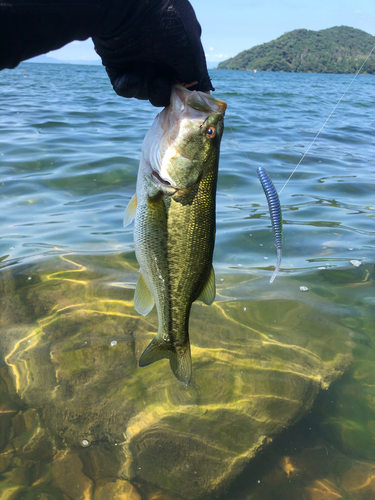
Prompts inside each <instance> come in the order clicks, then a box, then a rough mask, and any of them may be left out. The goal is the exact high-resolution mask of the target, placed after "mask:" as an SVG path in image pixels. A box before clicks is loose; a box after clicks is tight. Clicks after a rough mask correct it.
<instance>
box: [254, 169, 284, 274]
mask: <svg viewBox="0 0 375 500" xmlns="http://www.w3.org/2000/svg"><path fill="white" fill-rule="evenodd" d="M257 174H258V177H259V180H260V183H261V184H262V188H263V189H264V193H265V195H266V198H267V202H268V208H269V211H270V216H271V222H272V229H273V234H274V236H275V245H276V249H277V263H276V267H275V271H274V272H273V275H272V276H271V279H270V283H272V282H273V280H274V279H275V278H276V275H277V273H278V271H279V269H280V264H281V254H282V244H283V220H282V214H281V206H280V200H279V195H278V194H277V191H276V189H275V186H274V185H273V183H272V181H271V179H270V178H269V176H268V174H267V171H266V169H265V168H264V167H258V168H257Z"/></svg>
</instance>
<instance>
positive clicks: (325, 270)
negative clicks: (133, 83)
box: [0, 63, 375, 500]
mask: <svg viewBox="0 0 375 500" xmlns="http://www.w3.org/2000/svg"><path fill="white" fill-rule="evenodd" d="M211 77H212V81H213V84H214V86H215V87H216V92H215V93H214V96H215V97H218V98H220V99H223V100H225V101H226V102H227V103H228V110H227V113H226V129H225V133H224V136H223V140H222V150H221V157H220V167H219V179H218V192H217V233H216V246H215V253H214V268H215V273H216V284H217V299H216V301H215V303H214V305H213V306H211V307H210V308H208V307H206V306H202V305H194V306H193V309H192V313H191V320H190V325H191V341H192V344H193V351H192V355H193V383H192V386H191V387H189V388H188V389H186V388H182V387H180V384H179V383H178V382H177V381H176V380H175V379H174V377H173V376H172V374H171V373H170V370H169V367H168V366H167V364H166V363H157V364H155V365H152V366H150V367H147V368H144V369H140V368H137V366H136V363H137V359H138V358H139V354H140V352H142V349H143V348H144V347H145V346H146V345H147V343H148V341H149V340H150V338H151V337H152V335H153V333H152V332H155V331H156V329H157V326H156V325H157V318H156V313H155V311H154V312H152V313H151V314H150V316H148V317H146V318H140V317H139V315H138V314H137V313H136V312H135V310H134V309H133V303H132V297H133V293H134V287H135V283H136V280H137V272H138V265H137V262H136V259H135V254H134V247H133V234H132V228H127V229H123V227H122V218H123V213H124V210H125V207H126V205H127V203H128V201H129V200H130V198H131V197H132V195H133V194H134V191H135V184H136V176H137V169H138V162H139V158H140V149H141V144H142V141H143V138H144V136H145V134H146V132H147V130H148V129H149V127H150V125H151V123H152V121H153V118H154V116H155V115H156V114H157V112H158V110H157V109H155V108H153V107H152V106H151V105H150V104H149V103H147V102H139V101H136V100H125V99H122V98H120V97H118V96H117V95H116V94H115V93H114V92H113V90H112V88H111V85H110V83H109V81H108V78H107V76H106V74H105V71H104V69H103V68H101V67H95V66H92V67H90V66H73V65H52V64H51V65H50V64H27V63H23V64H21V65H20V66H19V67H18V68H16V69H15V70H12V71H10V70H9V71H8V70H6V71H2V72H1V73H0V204H1V205H0V206H1V211H0V307H1V310H0V324H1V329H2V333H1V334H0V335H1V338H0V498H1V499H7V500H20V499H34V498H42V499H44V500H48V499H73V500H76V499H77V500H78V499H81V498H85V499H89V498H90V499H91V498H92V499H95V500H98V499H99V498H114V499H116V498H127V499H129V500H131V499H142V500H151V499H156V498H160V499H162V498H163V499H171V500H177V499H179V498H198V497H199V494H198V493H197V492H196V491H195V490H194V487H195V486H194V485H196V489H197V491H198V490H199V488H203V490H202V491H203V493H202V495H203V496H202V498H208V495H209V492H210V491H211V490H212V491H213V492H214V493H215V494H217V495H219V497H220V499H222V500H231V499H236V500H250V499H251V500H258V499H259V500H268V499H269V500H274V499H276V498H277V499H284V498H285V499H288V500H294V499H295V500H302V499H306V500H321V499H322V498H324V499H325V500H331V499H332V500H333V499H337V498H345V499H361V500H368V499H370V498H375V362H374V359H375V346H374V337H375V333H374V325H375V323H374V320H375V313H374V308H375V293H374V278H375V267H374V248H375V204H374V200H375V198H374V190H375V143H374V129H375V114H374V106H375V78H374V77H373V76H367V75H366V76H361V75H359V76H358V77H357V78H356V79H355V81H354V82H353V84H352V86H351V87H350V89H349V90H348V92H347V94H346V95H345V96H344V98H343V99H342V101H341V103H340V105H339V106H338V108H337V109H336V111H335V113H334V114H333V115H332V117H331V118H330V120H329V122H328V123H327V124H326V126H325V127H324V129H323V131H322V132H321V134H320V136H319V137H318V139H317V141H316V142H315V144H314V145H313V147H312V148H311V150H310V151H309V152H308V154H307V155H306V157H305V158H304V160H303V162H302V163H301V165H300V166H299V168H298V169H297V171H296V173H295V175H294V176H293V177H292V179H291V180H290V182H289V183H288V184H287V186H286V187H285V188H284V189H283V191H282V193H281V195H280V201H281V204H282V211H283V220H284V241H283V260H282V265H281V270H280V272H279V275H278V276H277V278H276V280H275V282H274V283H273V284H272V285H269V279H270V277H271V275H272V271H273V269H274V265H275V264H276V249H275V246H274V240H273V234H272V231H271V226H270V218H269V212H268V206H267V202H266V199H265V196H264V193H263V190H262V188H261V186H260V184H259V181H258V178H257V175H256V167H257V166H258V165H263V166H264V167H265V168H266V169H267V171H268V173H269V175H270V177H271V178H272V180H273V182H274V184H275V187H276V188H277V190H278V191H280V190H281V188H282V186H283V185H284V183H285V182H286V180H287V179H288V177H289V175H290V174H291V172H292V171H293V169H294V167H295V165H296V164H297V163H298V161H299V160H300V159H301V156H302V155H303V154H304V153H305V151H306V150H307V148H308V147H309V145H310V143H311V141H312V140H313V139H314V137H315V136H316V134H317V132H318V131H319V130H320V129H321V127H322V126H323V124H324V122H325V121H326V119H327V117H328V116H329V114H330V113H331V111H332V110H333V108H334V106H335V105H336V103H337V102H338V100H339V99H340V97H341V96H342V94H343V93H344V91H345V90H346V89H347V87H348V85H349V84H350V82H351V81H352V79H353V75H318V74H286V73H260V72H258V73H257V74H256V75H255V77H253V74H252V73H251V72H235V71H218V70H216V71H215V70H213V71H211ZM301 287H302V288H301ZM277 349H283V353H284V354H285V355H284V354H283V355H282V356H281V355H279V354H277V355H276V358H274V357H273V356H275V350H277ZM271 350H272V353H271ZM255 353H256V355H255ZM230 356H232V357H231V358H230V359H229V357H230ZM303 356H305V357H303ZM250 358H251V360H252V361H251V366H250V364H249V363H248V362H247V360H248V359H250ZM281 359H282V362H281V361H280V360H281ZM159 365H160V366H159ZM246 370H248V371H246ZM260 372H261V375H259V374H260ZM245 373H246V374H247V375H246V377H245V375H244V374H245ZM285 374H288V377H286V375H285ZM296 374H297V378H296V377H295V376H296ZM284 377H285V378H284ZM293 377H294V378H293ZM194 380H195V382H194ZM257 381H258V382H257ZM234 387H235V389H234ZM260 387H262V390H264V394H263V393H262V394H263V396H262V397H263V399H264V398H265V397H266V396H267V398H269V399H272V400H276V399H277V398H281V399H283V402H284V403H285V401H287V400H288V395H290V398H289V399H290V401H293V405H294V406H293V408H292V406H288V407H286V406H285V405H284V406H277V409H274V410H271V409H270V407H269V406H267V407H266V406H262V405H260V406H256V410H250V409H249V408H250V406H251V405H253V402H254V401H255V399H256V397H255V396H254V395H257V397H258V395H259V393H260ZM250 392H251V395H252V396H251V398H252V399H251V402H249V401H250V400H247V399H246V398H247V394H248V393H250ZM245 400H246V405H245V404H244V405H242V402H243V401H245ZM290 401H289V402H290ZM254 405H255V403H254ZM251 407H252V408H253V406H251ZM254 408H255V406H254ZM275 408H276V406H275ZM124 415H126V416H124ZM249 415H251V419H252V422H256V423H254V424H252V423H251V422H250V423H249V420H248V418H250V417H249ZM122 419H123V420H122ZM194 419H196V420H194ZM284 419H285V420H284ZM260 422H261V423H262V425H263V427H262V426H261V424H260ZM270 422H272V425H271V424H270ZM258 425H259V427H256V429H257V430H256V432H255V431H254V429H255V426H258ZM202 429H203V430H202ZM218 429H220V432H219V430H218ZM230 429H237V430H236V431H235V430H233V432H232V433H231V432H230ZM200 432H201V434H200ZM252 432H254V439H252V440H250V438H249V435H250V434H251V433H252ZM171 436H172V437H171ZM197 436H199V439H198V437H197ZM137 439H138V441H137ZM168 440H170V446H169V447H168V446H167V445H166V444H165V443H166V442H167V441H168ZM247 440H248V441H247ZM199 441H202V442H204V443H205V445H207V447H206V448H204V447H200V446H201V444H200V443H199ZM271 441H272V442H271ZM150 443H151V444H150ZM192 443H194V444H192ZM242 443H246V444H243V446H242ZM164 445H165V448H163V446H164ZM202 446H203V445H202ZM241 446H242V447H241ZM115 447H117V448H115ZM120 448H121V452H120V451H119V449H120ZM159 448H160V450H159ZM145 450H146V451H145ZM179 450H180V451H179ZM205 450H211V451H212V450H217V454H218V456H219V455H220V460H218V464H217V472H215V471H216V469H215V467H216V465H215V466H214V465H213V464H214V455H215V453H213V452H212V454H211V455H210V453H211V451H205ZM249 450H251V451H249ZM174 453H175V454H176V457H174V455H173V459H172V458H171V456H172V454H174ZM206 453H207V456H206ZM181 457H183V458H181ZM168 460H170V461H168ZM210 460H211V461H210ZM156 462H158V463H156ZM185 462H186V464H185ZM171 463H174V464H178V465H176V467H175V468H171ZM205 463H206V464H208V465H207V470H206V469H205ZM163 464H164V465H163ZM181 464H182V465H181ZM192 464H193V465H192ZM220 464H224V465H220ZM158 467H159V469H158ZM163 467H164V469H163ZM220 467H221V468H220ZM229 469H230V470H231V471H232V470H233V473H232V472H231V474H229V473H228V476H227V475H226V474H227V472H228V470H229ZM163 471H164V472H163ZM236 471H237V472H236ZM183 474H185V476H184V475H183ZM186 474H187V475H186ZM189 474H191V476H190V475H189ZM215 474H216V476H215ZM203 476H204V477H203ZM216 478H219V479H218V480H217V482H215V481H216ZM222 478H223V480H222V481H221V479H222ZM179 484H181V487H180V486H179ZM206 485H209V486H207V488H208V489H207V492H206V493H204V491H205V490H204V488H205V487H206ZM116 495H117V496H116ZM121 495H122V496H121ZM124 495H125V496H124Z"/></svg>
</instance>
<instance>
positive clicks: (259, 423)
mask: <svg viewBox="0 0 375 500" xmlns="http://www.w3.org/2000/svg"><path fill="white" fill-rule="evenodd" d="M80 259H81V261H78V258H76V259H75V263H74V265H73V264H71V265H70V266H69V264H67V263H66V261H65V262H64V264H63V268H62V269H59V270H58V271H56V269H54V271H53V272H52V271H51V270H48V269H40V268H38V269H36V268H35V269H28V270H27V271H25V276H26V278H25V279H23V275H22V273H19V275H18V276H17V275H16V276H15V277H14V276H11V275H9V276H6V275H3V278H2V279H3V281H2V287H3V290H6V297H4V295H3V297H2V298H0V300H2V304H3V309H2V313H1V316H0V322H1V327H2V332H3V334H2V336H1V337H0V349H1V352H2V353H3V357H4V358H5V362H6V365H7V367H8V371H9V374H10V377H11V378H12V380H13V388H12V391H13V392H14V396H15V397H16V396H17V397H20V398H21V400H22V402H23V404H26V405H27V407H28V408H30V410H27V411H33V412H35V414H38V419H39V420H38V422H36V421H35V422H34V424H33V423H32V422H33V420H32V418H31V417H32V415H31V414H30V418H29V419H28V420H27V419H24V421H25V425H27V424H26V422H31V424H30V425H34V427H33V429H34V430H33V431H32V432H31V434H33V433H34V438H33V439H32V440H30V439H29V441H27V446H26V448H25V447H23V448H22V450H23V451H22V452H23V453H24V454H25V456H27V457H29V458H28V460H30V461H31V460H33V461H34V462H36V461H37V460H38V458H37V456H38V455H35V454H34V455H33V453H32V450H33V447H32V446H31V445H32V444H33V443H34V442H35V446H39V447H40V446H41V444H40V443H42V444H43V443H44V442H45V439H47V438H48V439H49V443H50V447H52V448H53V453H54V459H53V464H52V473H51V474H52V478H53V479H51V474H50V476H49V477H50V479H48V477H47V475H46V473H45V471H44V472H43V471H42V469H43V467H42V465H40V464H39V469H38V470H39V472H38V471H35V470H34V472H33V474H34V475H33V477H32V478H30V479H29V480H28V483H27V481H26V480H25V481H26V483H27V485H32V484H33V482H34V483H35V481H38V479H39V478H40V477H42V476H43V478H44V479H43V480H44V481H50V484H51V486H52V487H53V488H55V489H58V490H59V491H60V492H61V493H64V494H65V495H67V496H68V497H71V496H72V495H73V497H74V495H75V493H74V492H72V491H70V490H69V491H68V490H67V489H66V488H67V487H68V486H66V485H65V482H66V483H72V484H73V482H74V481H76V482H77V481H78V483H79V485H80V486H79V488H80V490H79V493H77V494H79V495H81V496H82V495H83V494H85V495H86V493H87V495H89V496H88V498H89V497H90V495H94V498H95V500H96V499H100V498H102V497H103V495H105V494H106V493H105V492H107V491H113V492H114V491H117V492H119V493H118V494H120V492H121V491H125V490H126V488H130V486H129V483H127V481H129V480H136V481H146V482H148V483H154V484H155V485H157V486H158V487H160V488H163V489H164V490H169V491H171V492H175V493H177V494H179V495H181V496H182V497H183V498H186V499H199V498H207V496H208V495H209V494H212V493H220V492H221V491H222V490H223V489H225V488H226V487H227V486H228V485H229V484H230V482H231V481H232V480H233V479H234V478H235V477H236V475H237V474H238V473H239V472H240V471H241V470H242V469H243V467H244V466H245V464H246V463H247V462H248V461H249V460H250V458H252V457H254V456H255V455H256V453H257V451H258V450H259V449H260V448H261V447H263V446H265V445H266V444H267V443H268V442H269V441H270V440H272V439H273V437H274V436H276V435H277V434H278V433H279V432H280V431H281V430H283V429H284V428H285V427H287V426H290V425H291V424H293V423H294V422H296V421H297V420H298V419H299V418H301V416H302V415H304V413H305V412H306V411H307V409H309V408H310V407H311V406H312V404H313V401H314V399H315V397H316V395H317V394H318V392H319V391H320V389H321V388H327V387H328V386H329V384H330V383H331V382H332V381H333V380H335V379H336V378H337V377H339V376H341V374H342V373H343V372H344V370H345V369H346V368H347V366H348V364H349V363H350V352H351V349H352V343H351V342H350V341H349V336H348V331H347V330H346V329H345V327H343V328H342V329H340V330H339V329H337V325H336V324H335V323H334V322H331V318H330V316H329V313H328V312H327V313H325V312H324V310H323V308H322V307H321V304H322V300H323V299H321V298H319V297H316V296H314V295H313V294H298V297H296V296H295V295H294V296H293V299H292V298H288V299H282V298H280V297H271V296H270V297H269V299H268V300H243V301H241V300H233V299H230V298H229V297H228V298H225V297H224V295H225V293H228V294H229V293H232V292H229V291H231V290H233V287H234V286H236V284H235V283H234V284H233V283H231V279H230V277H228V279H227V278H226V286H227V287H228V288H227V289H226V290H224V289H219V291H218V292H219V296H218V301H217V302H215V303H214V305H213V306H211V307H207V306H204V305H201V304H194V305H193V309H192V313H191V319H190V338H191V343H192V358H193V379H192V383H191V385H190V386H189V387H185V386H182V385H181V384H180V383H179V382H178V381H177V380H176V379H175V378H174V377H173V376H172V375H171V373H170V369H169V366H168V362H167V361H165V362H164V361H161V362H158V363H156V364H153V365H152V366H149V367H146V368H143V369H140V368H138V367H137V360H138V358H139V356H140V354H141V353H142V352H143V350H144V348H145V347H146V345H147V344H148V343H149V341H150V340H151V338H152V337H153V336H154V335H155V333H156V330H157V316H156V312H155V311H152V312H151V313H150V315H149V316H147V317H145V318H144V317H141V316H140V315H138V314H137V313H136V312H135V310H134V308H133V290H132V289H130V288H127V287H126V286H125V287H124V285H123V283H124V282H129V281H130V282H135V280H136V273H135V272H134V269H133V268H132V267H131V266H129V267H128V268H127V269H126V268H124V267H123V268H122V269H120V270H118V271H116V272H117V273H118V274H117V275H116V274H114V269H115V268H116V267H118V260H117V258H116V260H113V261H112V262H111V263H109V262H108V261H106V262H105V263H104V261H103V260H102V261H100V259H99V258H98V257H95V259H96V261H95V262H90V261H88V260H84V259H83V257H80ZM108 260H109V258H108ZM70 262H72V257H70ZM107 265H110V267H108V268H107V269H104V266H107ZM90 266H92V267H93V269H94V270H91V268H90ZM111 266H112V267H111ZM111 273H112V274H111ZM36 274H37V275H38V279H37V280H36V279H32V280H27V276H35V275H36ZM237 278H238V275H237ZM237 278H236V279H237ZM119 280H121V282H120V281H119ZM8 281H9V282H10V283H8ZM232 281H233V280H232ZM237 285H238V290H240V289H242V288H246V282H245V281H244V280H243V279H242V282H241V284H237ZM247 286H248V284H247ZM287 293H288V292H287V290H286V291H285V297H287ZM293 293H294V291H293V288H292V286H291V287H290V296H292V295H293ZM12 297H15V298H14V299H13V298H12ZM304 301H305V302H304ZM14 304H17V307H18V310H17V314H16V313H15V312H13V305H14ZM35 311H37V313H36V312H35ZM42 311H43V312H42ZM318 311H319V313H317V312H318ZM16 320H17V321H16ZM15 322H16V323H17V325H15ZM114 340H115V341H116V343H114V342H113V341H114ZM31 409H33V410H31ZM1 418H2V417H1V415H0V420H1ZM16 422H17V419H16V420H14V423H16ZM0 424H1V422H0ZM20 425H21V424H19V423H17V426H18V427H17V428H18V429H21V427H20ZM36 429H39V430H38V432H37V430H36ZM17 432H18V431H17ZM19 432H21V435H23V434H25V435H26V428H25V429H24V430H23V431H22V429H21V430H20V431H19ZM36 432H37V434H36V435H35V433H36ZM22 433H23V434H22ZM37 436H42V439H41V440H39V441H38V439H37ZM7 440H8V441H10V442H13V441H14V440H15V437H12V436H10V435H9V436H8V438H7ZM3 441H4V440H3ZM38 442H39V444H38ZM83 442H85V444H84V445H82V443H83ZM86 442H87V443H86ZM4 444H5V443H4ZM43 446H44V448H43ZM43 446H42V448H41V449H42V452H41V454H40V456H39V461H40V462H41V463H43V461H44V460H45V461H46V462H47V460H48V459H47V457H48V453H47V447H46V446H45V445H44V444H43ZM17 450H18V452H17ZM25 450H26V451H25ZM43 450H44V451H43ZM17 453H19V454H21V446H20V445H19V447H18V448H17V449H16V454H17ZM3 454H4V452H1V451H0V463H1V460H2V458H1V457H2V456H3ZM72 454H73V455H72ZM72 457H75V458H72ZM109 457H110V461H111V462H110V463H111V466H110V467H108V466H106V465H105V464H106V461H107V460H109ZM49 460H50V457H49ZM74 460H75V461H76V462H74ZM101 464H102V466H101ZM43 474H44V475H43ZM83 476H84V477H83ZM64 478H65V480H64ZM94 485H100V486H97V489H96V490H95V489H94ZM77 491H78V490H77ZM129 491H130V490H129ZM108 494H109V493H108ZM116 494H117V493H116ZM111 495H112V493H111ZM113 495H114V493H113ZM132 495H133V496H134V498H137V495H138V493H137V492H136V491H134V493H132ZM77 498H78V497H77ZM103 498H104V497H103ZM113 498H116V497H115V496H113Z"/></svg>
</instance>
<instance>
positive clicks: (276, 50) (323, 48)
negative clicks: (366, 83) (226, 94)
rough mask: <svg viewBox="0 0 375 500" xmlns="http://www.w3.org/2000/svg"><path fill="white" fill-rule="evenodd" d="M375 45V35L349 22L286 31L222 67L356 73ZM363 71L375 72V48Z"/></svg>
mask: <svg viewBox="0 0 375 500" xmlns="http://www.w3.org/2000/svg"><path fill="white" fill-rule="evenodd" d="M374 45H375V36H372V35H370V34H368V33H366V32H365V31H362V30H358V29H355V28H349V27H348V26H336V27H334V28H329V29H326V30H320V31H309V30H305V29H300V30H294V31H290V32H288V33H285V34H284V35H283V36H281V37H280V38H277V39H276V40H273V41H272V42H269V43H264V44H262V45H257V46H256V47H253V48H252V49H249V50H244V51H243V52H240V53H239V54H238V55H236V56H235V57H232V58H231V59H228V60H227V61H223V62H221V63H220V64H219V66H218V69H241V70H253V69H256V70H259V71H289V72H292V73H356V72H357V71H358V70H359V68H360V67H361V65H362V63H363V61H364V60H365V59H366V57H367V55H368V53H369V52H370V50H371V49H372V48H373V47H374ZM361 73H364V74H375V50H374V52H373V53H372V55H371V56H370V57H369V59H368V60H367V62H366V64H365V66H364V67H363V69H362V71H361Z"/></svg>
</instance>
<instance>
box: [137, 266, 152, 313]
mask: <svg viewBox="0 0 375 500" xmlns="http://www.w3.org/2000/svg"><path fill="white" fill-rule="evenodd" d="M154 304H155V301H154V297H153V296H152V295H151V292H150V290H149V289H148V286H147V285H146V282H145V279H144V277H143V274H142V273H139V276H138V281H137V286H136V287H135V293H134V309H135V310H136V311H137V312H138V313H139V314H142V316H147V314H148V313H149V312H150V311H151V309H152V308H153V307H154Z"/></svg>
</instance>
